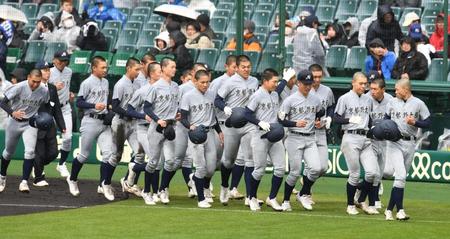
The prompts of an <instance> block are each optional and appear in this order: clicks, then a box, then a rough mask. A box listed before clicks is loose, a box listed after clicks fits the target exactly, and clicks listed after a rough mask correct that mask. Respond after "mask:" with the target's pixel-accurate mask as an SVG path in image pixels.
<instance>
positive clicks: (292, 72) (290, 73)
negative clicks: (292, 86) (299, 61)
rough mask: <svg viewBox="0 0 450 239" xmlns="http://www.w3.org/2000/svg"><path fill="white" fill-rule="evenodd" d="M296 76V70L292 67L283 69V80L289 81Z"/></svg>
mask: <svg viewBox="0 0 450 239" xmlns="http://www.w3.org/2000/svg"><path fill="white" fill-rule="evenodd" d="M294 76H295V70H294V69H293V68H292V67H289V68H287V69H284V70H283V80H285V81H289V80H290V79H291V78H292V77H294Z"/></svg>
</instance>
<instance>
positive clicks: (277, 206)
mask: <svg viewBox="0 0 450 239" xmlns="http://www.w3.org/2000/svg"><path fill="white" fill-rule="evenodd" d="M266 204H267V206H268V207H271V208H272V209H273V210H274V211H277V212H281V211H283V208H282V207H281V206H280V204H278V202H277V199H276V198H274V199H270V198H269V197H267V199H266Z"/></svg>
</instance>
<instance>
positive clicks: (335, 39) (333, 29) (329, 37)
mask: <svg viewBox="0 0 450 239" xmlns="http://www.w3.org/2000/svg"><path fill="white" fill-rule="evenodd" d="M325 33H326V35H325V36H324V35H322V34H321V35H320V40H322V44H323V46H324V47H325V49H328V48H330V46H334V45H343V44H344V36H343V30H342V26H340V25H339V24H338V23H337V22H335V23H329V24H327V26H326V27H325Z"/></svg>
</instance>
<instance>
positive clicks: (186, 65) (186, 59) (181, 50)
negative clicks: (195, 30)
mask: <svg viewBox="0 0 450 239" xmlns="http://www.w3.org/2000/svg"><path fill="white" fill-rule="evenodd" d="M169 39H170V42H169V46H170V54H173V55H174V56H175V62H176V64H177V70H179V71H184V70H187V69H191V67H192V66H193V64H194V60H193V59H192V56H191V54H189V51H188V50H187V48H186V46H185V44H186V36H184V34H183V33H182V32H180V31H174V32H171V33H170V34H169Z"/></svg>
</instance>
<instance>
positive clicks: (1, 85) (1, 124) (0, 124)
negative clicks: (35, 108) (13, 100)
mask: <svg viewBox="0 0 450 239" xmlns="http://www.w3.org/2000/svg"><path fill="white" fill-rule="evenodd" d="M11 86H12V83H11V82H9V81H7V80H6V79H0V100H2V99H3V97H4V94H3V93H4V92H5V91H6V89H8V88H9V87H11ZM7 118H8V114H7V113H6V112H4V111H0V129H5V127H6V122H7Z"/></svg>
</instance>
